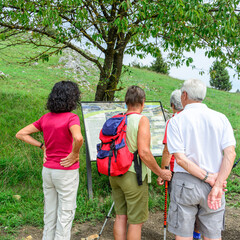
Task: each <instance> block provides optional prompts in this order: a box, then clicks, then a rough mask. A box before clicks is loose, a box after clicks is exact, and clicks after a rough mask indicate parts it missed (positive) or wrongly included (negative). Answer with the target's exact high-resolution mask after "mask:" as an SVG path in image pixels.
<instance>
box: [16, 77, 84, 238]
mask: <svg viewBox="0 0 240 240" xmlns="http://www.w3.org/2000/svg"><path fill="white" fill-rule="evenodd" d="M79 100H80V91H79V88H78V85H77V84H76V83H74V82H71V81H61V82H58V83H56V84H55V85H54V87H53V89H52V91H51V93H50V95H49V97H48V101H47V109H48V110H49V111H50V112H48V113H46V114H44V115H43V116H42V117H41V118H40V119H39V120H37V121H36V122H33V123H32V124H30V125H28V126H26V127H24V128H23V129H21V130H20V131H19V132H18V133H17V134H16V137H17V138H18V139H20V140H22V141H24V142H26V143H29V144H31V145H33V146H36V147H39V148H40V149H41V150H42V151H43V154H44V157H43V169H42V178H43V192H44V230H43V238H42V239H43V240H53V239H58V240H69V239H70V238H71V228H72V222H73V219H74V215H75V210H76V207H77V205H76V199H77V190H78V184H79V150H80V148H81V146H82V144H83V137H82V134H81V128H80V120H79V117H78V115H76V114H74V113H71V111H72V110H74V109H75V108H76V107H77V105H78V102H79ZM36 132H43V137H44V143H41V142H39V141H38V140H36V139H35V138H33V137H32V136H31V134H32V133H36Z"/></svg>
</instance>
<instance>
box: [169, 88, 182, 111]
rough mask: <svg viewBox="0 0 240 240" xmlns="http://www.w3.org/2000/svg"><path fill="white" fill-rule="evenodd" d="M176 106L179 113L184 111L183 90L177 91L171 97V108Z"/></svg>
mask: <svg viewBox="0 0 240 240" xmlns="http://www.w3.org/2000/svg"><path fill="white" fill-rule="evenodd" d="M172 104H173V105H174V108H175V109H176V110H177V111H180V110H182V109H183V106H182V103H181V90H179V89H176V90H174V91H173V92H172V94H171V97H170V106H172Z"/></svg>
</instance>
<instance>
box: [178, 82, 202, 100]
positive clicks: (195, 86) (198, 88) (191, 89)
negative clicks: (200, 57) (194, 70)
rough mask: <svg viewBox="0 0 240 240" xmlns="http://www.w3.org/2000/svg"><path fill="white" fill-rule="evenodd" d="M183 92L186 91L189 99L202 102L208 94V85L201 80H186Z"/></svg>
mask: <svg viewBox="0 0 240 240" xmlns="http://www.w3.org/2000/svg"><path fill="white" fill-rule="evenodd" d="M181 92H186V93H187V94H188V98H189V99H191V100H194V101H200V102H201V101H203V100H204V98H205V96H206V92H207V87H206V84H205V83H204V82H202V81H201V80H198V79H189V80H186V81H184V83H183V85H182V88H181Z"/></svg>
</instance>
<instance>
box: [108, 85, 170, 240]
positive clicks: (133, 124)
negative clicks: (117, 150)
mask: <svg viewBox="0 0 240 240" xmlns="http://www.w3.org/2000/svg"><path fill="white" fill-rule="evenodd" d="M144 101H145V92H144V91H143V89H141V88H140V87H138V86H131V87H129V88H128V90H127V93H126V96H125V102H126V105H127V113H131V112H134V113H136V114H131V115H129V116H128V117H127V136H126V141H127V145H128V148H129V151H130V152H132V153H134V152H135V151H136V150H138V154H139V156H140V158H141V160H142V185H140V186H139V185H138V182H137V176H136V172H135V170H134V163H133V164H132V166H131V167H130V168H129V170H128V172H127V173H125V174H124V175H123V176H118V177H109V179H110V184H111V187H112V197H113V200H114V202H115V212H116V220H115V223H114V229H113V232H114V239H115V240H125V239H128V240H140V239H141V229H142V225H143V223H144V222H145V221H146V220H147V219H148V183H149V182H150V181H151V171H150V170H152V171H153V172H154V173H155V174H156V175H158V176H160V177H161V178H162V179H163V180H167V181H169V180H170V179H171V176H172V174H171V171H169V170H163V169H161V168H160V167H159V165H158V164H157V162H156V160H155V158H154V157H153V155H152V153H151V151H150V142H151V135H150V124H149V120H148V118H147V117H146V116H143V115H141V114H140V113H141V112H142V111H143V108H144ZM162 183H163V182H162ZM162 183H161V184H162ZM127 223H128V224H129V225H128V228H127Z"/></svg>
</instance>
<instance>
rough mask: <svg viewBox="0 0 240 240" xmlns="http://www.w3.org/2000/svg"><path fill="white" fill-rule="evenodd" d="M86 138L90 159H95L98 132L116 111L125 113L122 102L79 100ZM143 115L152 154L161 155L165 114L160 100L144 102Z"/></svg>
mask: <svg viewBox="0 0 240 240" xmlns="http://www.w3.org/2000/svg"><path fill="white" fill-rule="evenodd" d="M81 106H82V113H83V119H84V125H85V132H86V140H87V145H88V151H89V158H90V161H96V156H97V149H96V145H97V144H98V143H100V140H99V133H100V130H101V129H102V126H103V124H104V123H105V121H106V120H107V119H109V118H111V117H112V116H114V115H116V114H118V113H125V112H126V110H127V108H126V104H125V103H124V102H81ZM142 114H143V115H145V116H147V117H148V119H149V121H150V131H151V151H152V154H153V156H161V155H162V151H163V144H162V141H163V137H164V130H165V115H164V112H163V109H162V105H161V102H148V101H147V102H145V104H144V110H143V112H142Z"/></svg>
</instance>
